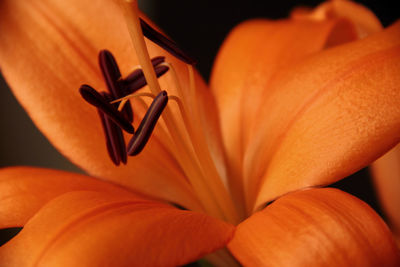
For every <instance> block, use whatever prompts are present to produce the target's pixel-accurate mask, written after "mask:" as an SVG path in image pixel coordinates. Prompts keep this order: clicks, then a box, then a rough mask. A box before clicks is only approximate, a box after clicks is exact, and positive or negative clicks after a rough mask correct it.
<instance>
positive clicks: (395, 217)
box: [371, 145, 400, 245]
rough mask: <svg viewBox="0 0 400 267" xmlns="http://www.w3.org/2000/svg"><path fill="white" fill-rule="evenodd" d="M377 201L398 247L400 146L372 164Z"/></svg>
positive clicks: (399, 233) (399, 235) (399, 230)
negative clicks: (395, 237) (381, 207)
mask: <svg viewBox="0 0 400 267" xmlns="http://www.w3.org/2000/svg"><path fill="white" fill-rule="evenodd" d="M371 167H372V174H373V177H374V183H375V186H376V189H377V194H378V197H379V200H380V202H381V204H382V206H383V209H384V211H385V215H386V217H387V219H388V223H389V226H390V227H391V229H392V231H393V232H394V233H395V234H396V235H397V241H398V242H399V245H400V205H399V203H400V145H397V146H396V147H395V148H393V149H392V150H390V151H389V152H388V153H386V154H385V155H383V156H382V157H381V158H379V159H378V160H377V161H375V162H374V163H373V164H372V166H371Z"/></svg>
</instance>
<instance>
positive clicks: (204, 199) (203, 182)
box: [121, 0, 239, 224]
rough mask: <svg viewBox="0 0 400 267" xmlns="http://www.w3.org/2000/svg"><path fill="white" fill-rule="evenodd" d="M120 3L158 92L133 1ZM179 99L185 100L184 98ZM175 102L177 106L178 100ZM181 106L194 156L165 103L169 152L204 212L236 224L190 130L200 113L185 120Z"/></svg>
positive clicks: (206, 154)
mask: <svg viewBox="0 0 400 267" xmlns="http://www.w3.org/2000/svg"><path fill="white" fill-rule="evenodd" d="M121 4H122V7H123V10H124V12H125V17H126V23H127V27H128V30H129V33H130V35H131V38H132V43H133V45H134V49H135V51H136V55H137V58H138V60H139V63H140V66H141V67H142V70H143V74H144V76H145V78H146V81H147V83H148V85H149V88H150V91H151V92H152V94H153V95H157V94H158V93H159V92H161V87H160V85H159V82H158V79H157V77H156V74H155V72H154V68H153V65H152V64H151V60H150V56H149V53H148V50H147V47H146V43H145V40H144V36H143V34H142V30H141V26H140V21H139V15H138V14H139V11H138V7H137V2H136V1H128V0H122V1H121ZM173 72H174V71H173ZM189 75H190V82H191V86H190V88H189V89H190V90H189V91H190V92H189V95H190V100H191V101H190V102H189V103H196V101H194V100H195V82H194V75H193V69H191V68H190V67H189ZM175 77H176V79H175V80H176V82H175V83H176V86H177V87H178V90H179V91H180V92H182V93H183V91H182V88H181V86H180V83H179V81H178V79H177V76H176V73H175ZM182 96H184V94H182ZM171 97H173V96H171ZM171 99H174V98H171ZM175 100H177V99H175ZM182 102H183V103H185V102H186V101H182ZM177 103H178V106H179V102H178V101H177ZM182 107H183V108H182V109H181V108H179V110H180V113H181V115H182V114H183V115H182V119H183V122H184V125H185V127H186V129H187V132H188V135H189V136H190V139H191V142H192V145H193V148H194V150H195V152H196V157H193V155H192V151H193V149H192V148H191V147H189V146H187V145H185V142H182V140H185V138H184V135H182V133H181V131H180V130H179V127H177V125H179V124H178V122H177V121H176V118H175V117H174V115H173V113H172V112H171V110H170V108H169V105H167V106H166V108H165V110H164V112H163V114H162V118H163V120H164V122H165V125H166V127H167V129H168V132H169V133H170V136H171V137H172V138H171V139H172V142H173V144H174V149H173V151H175V154H176V159H177V161H178V163H179V165H180V166H181V167H182V169H183V171H184V173H185V175H186V177H187V179H188V180H189V182H190V184H191V185H192V188H193V190H194V192H195V193H196V194H197V197H198V199H199V200H200V201H201V203H202V205H203V207H204V209H205V211H206V212H207V213H208V214H210V215H213V216H215V217H218V218H221V219H224V220H226V221H229V222H232V223H235V224H236V223H238V222H239V216H238V214H237V211H236V210H235V208H234V206H233V202H232V198H231V196H230V194H229V192H228V190H227V188H226V187H225V186H224V185H223V183H222V181H221V179H220V177H219V174H218V172H217V170H216V166H215V163H214V162H213V160H212V158H211V154H210V151H209V149H208V145H207V143H206V142H205V141H206V140H205V139H204V137H201V135H200V136H199V134H198V133H196V131H194V130H193V126H192V125H201V124H199V123H200V116H199V114H198V111H197V110H196V108H193V109H194V110H195V112H194V114H193V115H194V116H193V117H194V118H193V119H194V121H192V116H191V120H189V119H188V117H187V115H186V114H188V113H187V112H186V111H188V110H186V109H185V107H184V105H182ZM185 116H186V117H185Z"/></svg>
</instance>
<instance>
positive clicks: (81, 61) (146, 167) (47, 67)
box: [0, 0, 219, 209]
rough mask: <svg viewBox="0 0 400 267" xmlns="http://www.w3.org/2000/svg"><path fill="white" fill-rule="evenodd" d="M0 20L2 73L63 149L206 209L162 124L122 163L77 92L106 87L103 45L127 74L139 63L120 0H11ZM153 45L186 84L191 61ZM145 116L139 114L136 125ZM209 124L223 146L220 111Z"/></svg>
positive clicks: (200, 89) (118, 178)
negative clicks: (139, 151) (101, 63)
mask: <svg viewBox="0 0 400 267" xmlns="http://www.w3.org/2000/svg"><path fill="white" fill-rule="evenodd" d="M0 17H1V20H0V31H1V33H2V38H1V39H0V65H1V68H2V72H3V74H4V76H5V78H6V80H7V82H8V83H9V84H10V85H11V87H12V88H13V92H14V94H15V95H16V97H17V99H18V100H19V101H20V103H21V104H22V105H23V106H24V108H25V109H26V110H27V111H28V113H29V115H30V116H31V118H32V119H33V121H34V122H35V123H36V125H37V126H38V127H39V129H40V130H41V131H42V132H43V133H44V134H45V135H46V136H47V137H48V138H49V140H50V141H51V142H52V144H54V145H55V146H56V147H57V149H58V150H60V151H61V152H62V153H63V154H64V155H66V156H67V157H68V158H69V159H70V160H72V161H73V162H74V163H75V164H77V165H78V166H80V167H82V168H83V169H85V170H86V171H88V172H89V173H90V174H91V175H93V176H100V177H102V178H106V179H110V180H112V181H114V182H116V183H119V184H122V185H124V186H128V187H131V188H135V189H138V190H140V191H142V192H143V193H146V194H148V195H152V196H156V197H161V198H164V199H166V200H168V201H173V202H176V203H179V204H180V205H183V206H187V207H190V208H192V209H200V208H199V206H198V204H197V203H196V200H195V199H194V197H193V193H192V189H191V188H190V185H189V184H188V183H187V181H186V179H185V177H184V174H183V173H182V171H181V166H178V163H177V161H176V159H175V158H174V157H173V155H171V151H169V150H168V148H167V147H166V145H165V141H164V140H165V136H160V135H159V131H158V129H156V132H155V135H154V138H152V140H150V142H149V144H148V146H147V147H146V149H145V150H144V151H143V153H142V154H141V155H140V156H138V157H135V158H134V159H133V160H129V163H128V165H127V166H121V167H116V166H114V165H113V163H112V162H111V160H110V159H109V157H108V155H107V151H106V145H105V141H104V137H103V134H102V129H101V124H100V120H99V118H98V116H97V112H96V109H95V108H93V107H90V105H87V104H86V103H85V101H84V100H83V99H82V98H81V97H80V95H79V92H78V88H79V87H80V85H81V84H83V83H87V84H90V85H92V86H93V87H94V88H96V89H98V90H100V91H101V90H105V88H106V86H105V84H104V82H103V81H102V78H101V71H100V67H98V65H97V54H98V52H99V51H100V50H101V49H105V48H106V49H108V50H110V51H112V52H113V53H114V55H115V58H116V60H117V61H118V63H119V65H120V69H121V72H122V74H123V76H126V75H128V74H129V73H130V72H131V71H132V70H133V68H134V67H136V66H137V64H138V61H137V59H136V56H135V52H134V51H133V47H132V44H131V41H130V37H129V34H128V32H127V29H126V23H125V21H124V19H123V16H122V15H121V12H120V10H119V7H118V5H116V4H115V3H114V1H106V0H100V1H95V2H91V1H89V2H88V1H80V0H72V1H58V0H46V1H40V2H29V3H27V2H26V1H22V0H17V1H15V0H12V1H11V0H10V1H8V0H5V1H1V2H0ZM149 50H150V54H151V56H160V55H164V56H166V61H167V62H171V63H172V64H173V65H174V66H175V69H176V70H177V72H178V74H181V77H182V80H181V83H182V84H183V85H184V88H187V86H186V85H187V84H188V77H187V76H188V75H187V70H186V65H185V64H183V63H182V62H179V61H178V60H176V59H175V58H174V57H173V56H171V55H169V54H167V53H166V52H165V51H163V50H162V49H160V48H158V47H156V46H155V45H154V44H152V43H149ZM170 76H171V75H169V74H166V75H165V76H164V77H162V78H161V79H160V81H161V87H162V88H165V89H166V90H168V92H169V93H170V94H175V92H176V88H175V84H174V83H173V82H172V81H173V79H172V78H171V77H170ZM196 77H197V80H196V81H197V83H196V85H197V94H198V102H199V103H195V105H200V106H201V107H199V108H204V107H203V106H202V105H205V106H206V107H208V109H207V112H208V113H207V114H208V115H209V114H211V113H212V112H213V110H214V109H215V107H213V103H214V102H213V101H208V102H207V103H205V102H204V103H202V102H201V101H207V100H209V99H211V100H212V96H211V95H210V93H209V91H208V90H207V89H206V86H205V84H204V81H202V79H201V78H200V77H199V76H198V75H197V76H196ZM138 106H139V107H138ZM134 109H139V110H138V111H137V112H136V114H137V115H140V116H143V114H144V111H143V110H140V109H143V108H141V107H140V105H135V106H134ZM176 109H177V108H175V107H174V110H175V111H176ZM139 121H140V120H138V118H136V119H135V123H136V124H137V123H138V122H139ZM204 121H206V119H203V120H202V121H201V122H204ZM207 121H208V122H209V124H208V127H207V134H208V135H207V136H208V137H209V138H210V139H211V141H210V144H214V145H215V146H214V147H213V149H214V150H215V151H218V146H219V145H218V144H219V143H218V142H219V141H218V140H217V141H216V140H214V139H215V138H216V137H213V135H212V134H213V133H214V132H218V129H214V128H213V127H216V125H217V123H216V121H217V116H214V117H210V118H208V120H207ZM210 121H211V123H210ZM199 128H201V129H206V127H199ZM127 138H128V137H127V136H126V139H127ZM213 138H214V139H213Z"/></svg>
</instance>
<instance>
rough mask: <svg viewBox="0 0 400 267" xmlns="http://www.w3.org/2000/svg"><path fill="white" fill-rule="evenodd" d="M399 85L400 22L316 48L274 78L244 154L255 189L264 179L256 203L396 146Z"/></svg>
mask: <svg viewBox="0 0 400 267" xmlns="http://www.w3.org/2000/svg"><path fill="white" fill-rule="evenodd" d="M399 90H400V22H397V23H396V24H394V25H393V26H391V27H390V28H388V29H386V30H384V31H383V32H380V33H378V34H375V35H371V36H370V37H367V38H365V39H362V40H359V41H356V42H353V43H351V44H346V45H342V46H339V47H335V48H332V49H329V50H326V51H323V52H320V53H318V54H316V55H315V56H313V57H310V58H309V59H308V60H306V61H304V62H302V63H300V64H298V65H296V66H293V68H291V70H290V71H288V72H287V73H285V74H282V76H281V77H279V78H277V79H276V83H275V84H273V85H272V86H271V88H270V92H269V96H268V99H267V100H266V101H265V102H264V104H265V107H264V108H263V110H260V113H259V114H260V117H261V118H263V117H266V116H268V120H263V121H262V123H263V124H262V125H261V119H260V122H259V125H260V126H259V129H258V132H257V134H255V136H254V140H253V142H252V144H251V147H249V150H248V151H247V154H246V162H245V164H246V168H245V172H246V174H247V177H252V178H253V179H255V180H253V181H255V182H254V184H256V185H253V186H254V189H255V190H258V188H257V187H256V186H257V182H256V181H257V179H260V178H261V181H262V182H261V183H259V184H258V185H259V186H260V189H259V195H258V198H257V201H256V205H255V207H256V208H257V207H260V206H262V203H265V202H267V201H269V200H271V199H273V198H274V197H276V196H278V195H280V194H284V193H286V192H290V191H292V190H296V189H298V188H302V187H308V186H314V185H325V184H329V183H333V182H335V181H337V180H339V179H341V178H343V177H346V176H348V175H350V174H351V173H353V172H355V171H357V170H359V169H360V168H362V167H364V166H366V165H368V164H370V163H371V162H372V161H374V160H375V159H376V158H378V157H379V156H381V155H382V154H383V153H385V152H386V151H388V150H389V149H390V148H391V147H393V146H394V145H396V144H397V143H398V142H399V140H400V134H399V133H400V95H399V94H398V92H399ZM278 101H279V102H278ZM265 140H267V141H268V142H269V143H266V142H265ZM265 162H268V164H265ZM258 181H260V180H258ZM254 189H253V190H254ZM250 192H251V193H249V194H250V195H255V193H254V192H255V191H250Z"/></svg>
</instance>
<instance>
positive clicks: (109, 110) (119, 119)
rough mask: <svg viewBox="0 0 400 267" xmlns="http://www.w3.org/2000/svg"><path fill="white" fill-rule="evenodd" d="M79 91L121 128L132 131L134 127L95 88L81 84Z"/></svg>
mask: <svg viewBox="0 0 400 267" xmlns="http://www.w3.org/2000/svg"><path fill="white" fill-rule="evenodd" d="M79 92H80V93H81V95H82V97H83V98H84V99H85V100H86V101H87V102H88V103H89V104H92V105H93V106H95V107H97V108H98V109H100V110H101V111H102V112H103V113H104V114H105V115H107V116H108V117H109V118H110V119H111V120H113V121H114V122H115V123H116V124H118V125H119V126H120V127H121V128H122V129H124V130H125V131H127V132H128V133H132V134H133V133H134V131H135V130H134V128H133V126H132V124H131V123H130V122H129V121H128V120H127V119H126V118H125V117H124V116H123V115H122V114H121V112H119V111H118V109H116V108H115V107H114V106H113V105H111V104H110V103H109V102H107V100H105V99H104V97H103V96H102V95H100V94H99V93H98V92H97V91H96V90H94V89H93V88H92V87H90V86H89V85H86V84H85V85H82V86H81V88H79Z"/></svg>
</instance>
